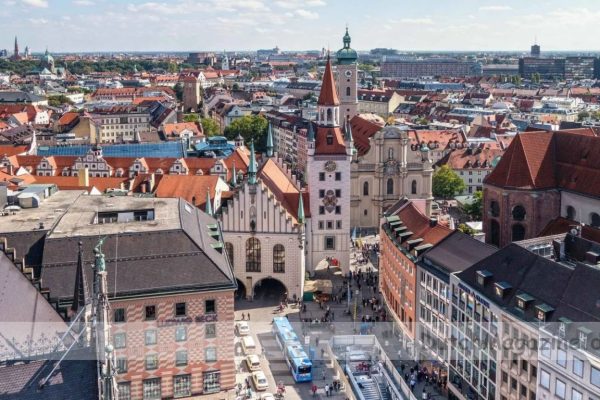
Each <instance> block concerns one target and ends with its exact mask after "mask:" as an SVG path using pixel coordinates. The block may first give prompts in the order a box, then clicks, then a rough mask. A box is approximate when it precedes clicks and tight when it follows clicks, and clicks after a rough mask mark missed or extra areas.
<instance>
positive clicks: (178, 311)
mask: <svg viewBox="0 0 600 400" xmlns="http://www.w3.org/2000/svg"><path fill="white" fill-rule="evenodd" d="M185 308H186V307H185V303H175V316H176V317H184V316H185V315H186V309H185Z"/></svg>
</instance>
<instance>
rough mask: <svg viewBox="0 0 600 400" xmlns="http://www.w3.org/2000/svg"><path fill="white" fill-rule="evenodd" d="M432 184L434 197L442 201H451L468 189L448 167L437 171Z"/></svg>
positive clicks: (444, 166)
mask: <svg viewBox="0 0 600 400" xmlns="http://www.w3.org/2000/svg"><path fill="white" fill-rule="evenodd" d="M432 184H433V195H434V196H435V197H440V198H442V199H451V198H453V197H454V196H455V195H457V194H458V193H462V191H463V190H465V188H466V186H465V183H464V182H463V180H462V179H461V178H460V176H458V175H457V174H456V172H454V171H453V170H452V169H451V168H450V167H449V166H447V165H443V166H442V167H441V168H439V169H438V170H437V171H435V173H434V174H433V182H432Z"/></svg>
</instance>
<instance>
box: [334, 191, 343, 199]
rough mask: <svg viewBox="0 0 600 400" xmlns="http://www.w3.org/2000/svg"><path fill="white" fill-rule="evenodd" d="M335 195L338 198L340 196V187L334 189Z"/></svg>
mask: <svg viewBox="0 0 600 400" xmlns="http://www.w3.org/2000/svg"><path fill="white" fill-rule="evenodd" d="M335 197H337V198H338V199H339V198H340V197H342V190H341V189H335Z"/></svg>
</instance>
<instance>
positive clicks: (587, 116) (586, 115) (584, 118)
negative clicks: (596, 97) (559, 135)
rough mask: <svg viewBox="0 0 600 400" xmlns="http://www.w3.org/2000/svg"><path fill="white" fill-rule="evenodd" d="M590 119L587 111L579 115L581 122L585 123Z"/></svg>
mask: <svg viewBox="0 0 600 400" xmlns="http://www.w3.org/2000/svg"><path fill="white" fill-rule="evenodd" d="M589 117H590V113H589V112H587V111H580V112H579V114H577V119H578V120H579V121H584V120H586V119H588V118H589Z"/></svg>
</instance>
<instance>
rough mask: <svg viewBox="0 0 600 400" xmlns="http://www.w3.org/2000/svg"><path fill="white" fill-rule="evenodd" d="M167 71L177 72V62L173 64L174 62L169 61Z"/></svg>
mask: <svg viewBox="0 0 600 400" xmlns="http://www.w3.org/2000/svg"><path fill="white" fill-rule="evenodd" d="M167 71H169V72H170V73H171V74H176V73H177V72H179V68H178V67H177V64H175V63H174V62H171V63H169V67H168V68H167Z"/></svg>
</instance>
